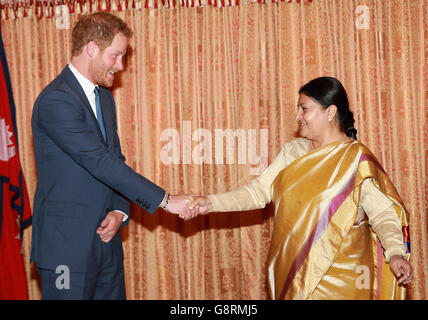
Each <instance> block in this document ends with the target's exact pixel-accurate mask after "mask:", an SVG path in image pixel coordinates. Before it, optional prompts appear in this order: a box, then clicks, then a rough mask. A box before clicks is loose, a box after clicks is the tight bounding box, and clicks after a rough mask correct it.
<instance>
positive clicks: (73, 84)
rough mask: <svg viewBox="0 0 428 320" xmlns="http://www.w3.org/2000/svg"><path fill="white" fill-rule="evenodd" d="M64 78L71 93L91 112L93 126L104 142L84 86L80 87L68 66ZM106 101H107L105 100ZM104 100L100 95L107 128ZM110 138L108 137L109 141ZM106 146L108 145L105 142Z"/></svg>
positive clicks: (63, 74)
mask: <svg viewBox="0 0 428 320" xmlns="http://www.w3.org/2000/svg"><path fill="white" fill-rule="evenodd" d="M61 74H62V76H63V78H64V80H65V82H67V84H68V86H69V87H70V89H71V92H72V93H73V95H74V96H75V97H77V98H78V99H79V100H80V101H81V102H82V104H83V105H84V107H85V108H86V110H87V111H88V112H89V114H90V117H91V119H92V121H93V124H94V125H95V128H96V129H97V130H98V135H99V136H100V138H101V140H102V142H104V137H103V134H102V133H101V129H100V125H99V123H98V120H97V118H96V117H95V114H94V111H93V110H92V108H91V105H90V104H89V101H88V97H86V94H85V92H84V91H83V88H82V86H81V85H80V83H79V81H77V79H76V77H75V76H74V74H73V72H71V70H70V68H69V67H68V66H66V67H65V68H64V70H63V71H62V73H61ZM104 100H105V99H104ZM102 101H103V100H102V98H101V94H100V103H101V112H102V114H103V118H104V127H105V126H106V120H105V116H106V115H105V114H106V112H105V111H104V108H103V103H102ZM106 132H107V128H106ZM108 139H109V138H108V137H107V141H109V140H108ZM104 144H106V143H105V142H104Z"/></svg>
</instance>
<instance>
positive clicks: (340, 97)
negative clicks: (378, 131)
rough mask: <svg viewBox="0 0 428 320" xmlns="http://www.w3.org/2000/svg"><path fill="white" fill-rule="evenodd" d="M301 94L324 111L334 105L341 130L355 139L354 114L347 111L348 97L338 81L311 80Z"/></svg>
mask: <svg viewBox="0 0 428 320" xmlns="http://www.w3.org/2000/svg"><path fill="white" fill-rule="evenodd" d="M301 93H303V94H304V95H305V96H308V97H310V98H312V99H315V100H316V101H317V102H318V103H319V104H321V105H322V106H323V107H324V109H327V108H328V107H329V106H331V105H332V104H334V105H335V106H336V107H337V117H338V119H339V124H340V128H341V130H342V131H343V132H345V134H346V135H347V136H348V137H350V138H353V139H357V130H356V129H355V128H354V122H355V120H354V114H353V113H352V111H351V110H349V102H348V96H347V95H346V91H345V88H344V87H343V86H342V84H341V83H340V81H339V80H337V79H335V78H331V77H320V78H316V79H313V80H311V81H309V82H308V83H307V84H305V85H304V86H303V87H301V88H300V90H299V94H301Z"/></svg>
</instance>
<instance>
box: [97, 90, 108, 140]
mask: <svg viewBox="0 0 428 320" xmlns="http://www.w3.org/2000/svg"><path fill="white" fill-rule="evenodd" d="M94 92H95V106H96V108H97V120H98V124H99V125H100V129H101V133H102V134H103V137H104V141H105V142H107V139H106V129H105V128H104V121H103V115H102V113H101V103H100V89H99V88H98V87H95V89H94Z"/></svg>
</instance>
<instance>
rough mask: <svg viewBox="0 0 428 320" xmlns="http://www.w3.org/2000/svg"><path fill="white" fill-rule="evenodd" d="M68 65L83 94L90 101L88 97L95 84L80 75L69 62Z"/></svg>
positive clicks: (92, 91)
mask: <svg viewBox="0 0 428 320" xmlns="http://www.w3.org/2000/svg"><path fill="white" fill-rule="evenodd" d="M68 67H69V68H70V70H71V72H73V74H74V76H75V77H76V79H77V81H78V82H79V84H80V86H81V87H82V89H83V91H84V92H85V95H86V96H87V97H88V99H89V101H90V97H91V96H92V95H93V94H94V89H95V87H96V85H95V84H93V83H92V82H91V81H90V80H89V79H88V78H86V77H85V76H84V75H82V74H81V73H80V72H79V71H77V69H76V68H75V67H74V66H73V65H72V63H71V62H70V63H69V64H68Z"/></svg>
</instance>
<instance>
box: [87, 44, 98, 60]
mask: <svg viewBox="0 0 428 320" xmlns="http://www.w3.org/2000/svg"><path fill="white" fill-rule="evenodd" d="M85 48H86V53H87V55H88V56H89V57H91V58H94V57H96V56H97V55H98V53H99V52H100V47H98V45H97V44H96V43H95V41H93V40H91V41H89V42H88V43H87V44H86V47H85Z"/></svg>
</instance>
